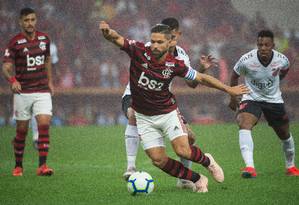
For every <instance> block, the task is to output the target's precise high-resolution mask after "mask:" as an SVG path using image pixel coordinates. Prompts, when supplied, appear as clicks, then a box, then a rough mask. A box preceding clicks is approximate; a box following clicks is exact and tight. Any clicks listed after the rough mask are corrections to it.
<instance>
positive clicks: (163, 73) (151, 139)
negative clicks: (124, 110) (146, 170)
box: [99, 21, 248, 192]
mask: <svg viewBox="0 0 299 205" xmlns="http://www.w3.org/2000/svg"><path fill="white" fill-rule="evenodd" d="M99 28H100V30H101V31H102V33H103V36H104V37H105V38H106V39H107V40H108V41H110V42H112V43H114V44H115V45H116V46H118V47H120V48H121V49H122V50H124V51H125V52H126V53H127V54H128V55H129V56H130V58H131V65H130V90H131V93H132V95H131V96H132V104H131V106H132V108H133V109H134V111H135V116H136V124H137V128H138V133H139V134H140V137H141V142H142V145H143V149H144V150H145V152H146V154H147V155H148V156H149V158H150V159H151V160H152V163H153V164H154V165H155V166H156V167H158V168H159V169H161V170H162V171H164V172H166V173H167V174H169V175H171V176H174V177H176V178H180V179H185V180H189V181H192V182H193V183H194V189H193V190H194V191H196V192H207V191H208V178H207V177H205V176H204V175H202V174H199V173H196V172H194V171H192V170H191V169H189V168H186V167H184V165H183V164H182V163H181V162H179V161H176V160H174V159H172V158H170V157H168V156H167V154H166V150H165V144H164V136H165V137H166V136H167V137H168V138H169V139H170V141H171V145H172V147H173V150H174V151H175V153H176V154H177V155H178V156H180V157H183V158H185V159H189V160H192V161H193V162H196V163H199V164H201V165H202V166H204V167H205V168H206V169H207V170H208V171H209V172H210V173H211V175H212V176H213V178H214V179H215V180H216V181H217V182H223V181H224V174H223V170H222V168H221V167H220V166H219V165H218V164H217V163H216V161H215V160H214V159H213V157H212V155H211V154H204V153H203V152H202V151H201V150H200V149H199V147H197V146H195V145H190V144H189V140H188V135H187V130H186V127H185V125H184V124H183V122H182V118H181V115H180V114H179V111H178V109H177V104H176V99H175V96H174V95H173V94H172V93H171V92H170V91H169V87H170V84H171V81H172V79H173V78H174V77H175V76H179V77H182V78H184V79H186V80H191V81H197V82H198V83H203V84H205V85H209V86H210V87H213V88H216V89H219V90H222V91H225V92H227V93H229V94H230V95H241V94H244V93H247V92H248V89H247V88H246V86H244V85H241V86H236V87H230V86H226V85H224V84H223V83H221V82H220V81H219V80H217V79H215V78H213V77H211V76H209V75H205V74H201V73H198V72H197V71H195V70H194V69H192V68H191V67H188V66H186V65H185V64H184V61H182V60H178V59H176V58H175V57H174V56H172V55H171V54H169V48H170V45H171V43H172V33H171V29H170V27H169V26H167V25H164V24H157V25H156V26H154V27H153V28H152V29H151V46H150V47H146V46H145V45H144V44H143V43H141V42H136V41H134V40H128V39H125V38H124V37H122V36H121V35H119V34H118V33H117V32H116V31H115V30H112V29H110V27H109V25H108V24H107V23H106V22H104V21H101V22H100V25H99Z"/></svg>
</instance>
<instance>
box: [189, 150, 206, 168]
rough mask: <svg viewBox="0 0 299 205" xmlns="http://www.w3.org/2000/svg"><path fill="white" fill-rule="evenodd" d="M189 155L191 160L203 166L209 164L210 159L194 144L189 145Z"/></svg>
mask: <svg viewBox="0 0 299 205" xmlns="http://www.w3.org/2000/svg"><path fill="white" fill-rule="evenodd" d="M190 148H191V157H190V160H191V161H193V162H197V163H199V164H201V165H203V166H204V167H208V166H209V165H210V159H209V158H208V157H206V156H205V154H204V153H203V152H202V151H201V150H200V149H199V147H197V146H195V145H191V146H190Z"/></svg>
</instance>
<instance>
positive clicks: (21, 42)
mask: <svg viewBox="0 0 299 205" xmlns="http://www.w3.org/2000/svg"><path fill="white" fill-rule="evenodd" d="M26 42H27V40H26V39H25V38H23V39H20V40H18V44H23V43H26Z"/></svg>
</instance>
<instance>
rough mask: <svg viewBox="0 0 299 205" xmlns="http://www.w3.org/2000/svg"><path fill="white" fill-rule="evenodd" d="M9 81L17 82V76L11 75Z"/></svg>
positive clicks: (11, 82)
mask: <svg viewBox="0 0 299 205" xmlns="http://www.w3.org/2000/svg"><path fill="white" fill-rule="evenodd" d="M8 82H9V83H10V84H13V83H15V82H17V79H16V77H15V76H12V77H10V78H9V79H8Z"/></svg>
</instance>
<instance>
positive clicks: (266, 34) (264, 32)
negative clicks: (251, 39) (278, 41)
mask: <svg viewBox="0 0 299 205" xmlns="http://www.w3.org/2000/svg"><path fill="white" fill-rule="evenodd" d="M257 37H258V38H259V37H261V38H262V37H269V38H272V40H273V39H274V34H273V32H272V31H270V30H261V31H260V32H259V33H258V34H257Z"/></svg>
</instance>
